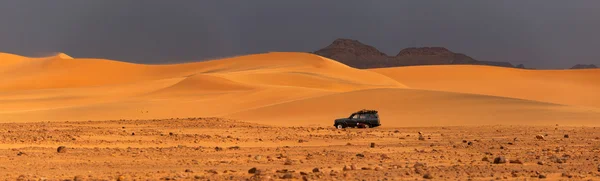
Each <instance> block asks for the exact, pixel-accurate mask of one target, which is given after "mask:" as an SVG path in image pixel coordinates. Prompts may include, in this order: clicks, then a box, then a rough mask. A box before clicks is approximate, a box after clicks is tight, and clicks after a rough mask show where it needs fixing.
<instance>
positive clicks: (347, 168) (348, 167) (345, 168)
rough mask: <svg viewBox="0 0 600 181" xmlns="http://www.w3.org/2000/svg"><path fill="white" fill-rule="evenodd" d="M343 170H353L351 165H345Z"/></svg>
mask: <svg viewBox="0 0 600 181" xmlns="http://www.w3.org/2000/svg"><path fill="white" fill-rule="evenodd" d="M342 170H344V171H349V170H352V167H350V166H349V165H344V168H343V169H342Z"/></svg>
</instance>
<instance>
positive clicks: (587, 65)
mask: <svg viewBox="0 0 600 181" xmlns="http://www.w3.org/2000/svg"><path fill="white" fill-rule="evenodd" d="M595 68H598V67H597V66H596V65H594V64H577V65H575V66H573V67H571V69H595Z"/></svg>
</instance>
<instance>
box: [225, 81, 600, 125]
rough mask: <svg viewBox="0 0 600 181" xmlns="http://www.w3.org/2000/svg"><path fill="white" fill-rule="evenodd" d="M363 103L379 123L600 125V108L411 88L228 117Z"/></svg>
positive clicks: (301, 114)
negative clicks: (377, 111)
mask: <svg viewBox="0 0 600 181" xmlns="http://www.w3.org/2000/svg"><path fill="white" fill-rule="evenodd" d="M324 108H327V109H324ZM363 108H369V109H376V110H379V111H380V118H381V119H382V124H383V125H385V126H392V127H401V126H432V125H435V126H455V125H496V124H513V125H515V124H526V125H554V124H561V125H590V126H597V125H600V123H599V122H598V118H600V109H590V108H581V107H572V106H564V105H557V104H549V103H542V102H535V101H528V100H519V99H512V98H502V97H493V96H483V95H474V94H462V93H450V92H438V91H425V90H414V89H369V90H359V91H353V92H346V93H340V94H332V95H326V96H321V97H314V98H309V99H304V100H299V101H294V102H289V103H283V104H278V105H273V106H268V107H262V108H258V109H254V110H248V111H244V112H239V113H234V114H231V115H228V116H227V117H228V118H235V119H244V120H250V121H253V122H260V123H267V124H273V125H282V126H285V125H293V126H297V125H303V124H314V125H325V126H333V120H334V119H335V118H343V117H348V116H349V115H350V113H351V112H353V111H356V110H360V109H363ZM272 115H279V116H272Z"/></svg>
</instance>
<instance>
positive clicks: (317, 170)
mask: <svg viewBox="0 0 600 181" xmlns="http://www.w3.org/2000/svg"><path fill="white" fill-rule="evenodd" d="M312 172H313V173H318V172H320V171H319V168H313V169H312Z"/></svg>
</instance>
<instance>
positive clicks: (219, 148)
mask: <svg viewBox="0 0 600 181" xmlns="http://www.w3.org/2000/svg"><path fill="white" fill-rule="evenodd" d="M215 151H223V148H221V147H218V146H217V147H215Z"/></svg>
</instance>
